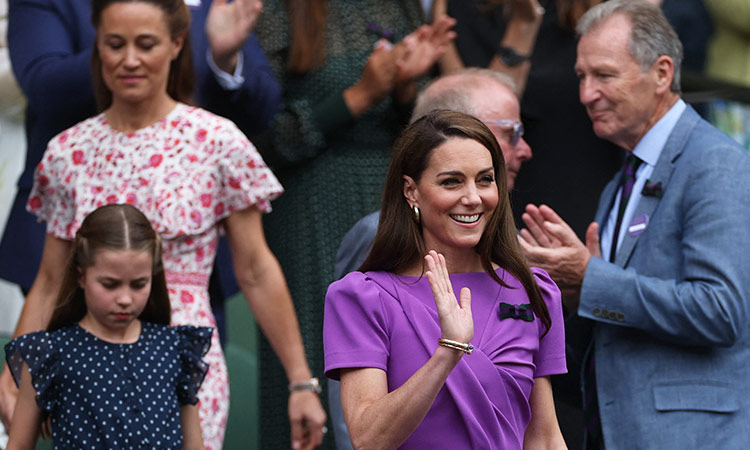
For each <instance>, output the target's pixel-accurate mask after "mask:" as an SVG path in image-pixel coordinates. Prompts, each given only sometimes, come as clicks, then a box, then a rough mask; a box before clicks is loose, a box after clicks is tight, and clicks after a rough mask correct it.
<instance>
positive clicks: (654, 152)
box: [633, 98, 687, 166]
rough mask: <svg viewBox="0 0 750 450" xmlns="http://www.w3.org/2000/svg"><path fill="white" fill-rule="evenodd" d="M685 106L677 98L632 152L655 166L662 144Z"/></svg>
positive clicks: (662, 147) (665, 141)
mask: <svg viewBox="0 0 750 450" xmlns="http://www.w3.org/2000/svg"><path fill="white" fill-rule="evenodd" d="M685 108H687V104H685V102H684V101H683V100H682V99H681V98H680V99H677V102H675V104H674V105H672V107H671V108H669V111H667V113H666V114H664V115H663V116H662V118H661V119H659V121H658V122H656V123H655V124H654V126H652V127H651V129H649V130H648V131H647V132H646V134H645V135H644V136H643V138H641V140H640V141H638V144H636V146H635V148H634V149H633V154H634V155H635V156H637V157H638V158H639V159H640V160H641V161H643V162H645V163H646V164H648V165H649V166H655V165H656V162H657V161H658V160H659V155H661V151H662V150H663V149H664V144H666V143H667V139H668V138H669V135H670V134H671V133H672V130H673V129H674V127H675V125H677V121H678V120H680V116H681V115H682V113H683V112H684V111H685Z"/></svg>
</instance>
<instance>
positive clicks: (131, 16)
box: [96, 2, 183, 104]
mask: <svg viewBox="0 0 750 450" xmlns="http://www.w3.org/2000/svg"><path fill="white" fill-rule="evenodd" d="M182 43H183V39H182V37H179V38H177V39H174V40H173V39H172V38H171V36H170V32H169V27H168V25H167V21H166V16H165V13H164V11H163V10H161V9H160V8H159V7H158V6H156V5H154V4H151V3H145V2H127V3H113V4H112V5H110V6H108V7H107V8H106V9H104V10H103V11H102V14H101V23H100V25H99V28H98V29H97V40H96V45H97V49H98V52H99V55H100V57H101V70H102V78H103V79H104V83H105V84H106V85H107V87H108V88H109V89H110V91H112V100H113V103H116V102H118V101H119V102H125V103H131V104H133V103H135V104H138V103H142V102H145V101H149V100H153V99H159V100H162V99H163V100H167V99H168V98H169V96H168V95H167V82H168V79H169V68H170V63H171V62H172V60H174V59H175V58H176V57H177V55H178V54H179V52H180V49H181V48H182Z"/></svg>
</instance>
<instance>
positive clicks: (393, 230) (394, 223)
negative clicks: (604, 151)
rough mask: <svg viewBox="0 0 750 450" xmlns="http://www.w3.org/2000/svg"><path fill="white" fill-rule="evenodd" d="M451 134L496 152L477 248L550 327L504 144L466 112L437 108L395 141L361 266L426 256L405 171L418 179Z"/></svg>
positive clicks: (396, 268)
mask: <svg viewBox="0 0 750 450" xmlns="http://www.w3.org/2000/svg"><path fill="white" fill-rule="evenodd" d="M450 138H464V139H472V140H474V141H477V142H479V143H480V144H482V145H483V146H484V147H485V148H486V149H487V150H488V151H489V152H490V155H491V156H492V165H493V167H494V168H495V183H496V185H497V193H498V199H499V202H498V204H497V207H496V208H495V211H493V212H492V214H491V215H490V218H489V220H488V222H487V226H486V228H485V229H484V234H483V235H482V237H481V238H480V240H479V243H478V244H477V245H476V247H475V250H476V252H477V254H479V257H480V259H481V262H482V267H483V268H484V271H485V272H487V274H488V275H489V276H490V277H492V278H493V279H494V280H495V281H496V282H498V283H499V284H500V285H502V286H505V287H509V286H508V285H507V284H506V283H505V282H503V280H501V279H500V277H499V276H498V275H497V274H496V273H495V270H494V269H493V266H492V264H493V263H496V264H497V265H499V266H500V267H502V268H503V269H505V270H507V271H508V272H510V274H511V275H513V276H515V277H516V278H517V279H518V280H519V281H520V282H521V284H522V285H523V287H524V289H525V290H526V293H527V294H528V296H529V300H530V303H531V307H532V309H533V311H534V313H535V314H536V316H537V317H539V318H540V320H541V321H542V323H543V324H544V325H545V327H546V328H547V329H548V330H549V327H550V324H551V320H550V316H549V311H548V310H547V305H546V304H545V303H544V300H543V299H542V295H541V291H540V289H539V286H538V285H537V283H536V281H535V279H534V275H533V274H532V273H531V270H530V269H529V266H528V264H527V263H526V259H525V258H524V256H523V254H522V252H521V247H520V245H519V244H518V238H517V237H516V227H515V223H514V221H513V214H512V212H511V209H510V201H509V199H508V186H507V182H506V173H505V160H504V159H503V154H502V152H501V151H500V145H499V144H498V143H497V140H496V139H495V136H494V135H493V134H492V132H491V131H490V130H489V128H487V126H486V125H484V124H483V123H482V122H481V121H479V120H478V119H475V118H474V117H472V116H469V115H467V114H463V113H459V112H455V111H448V110H436V111H432V112H431V113H429V114H427V115H426V116H424V117H422V118H421V119H419V120H417V121H415V122H414V123H412V124H411V125H409V126H408V127H407V128H406V129H405V130H404V132H403V133H402V134H401V136H399V138H398V139H397V140H396V143H395V144H394V148H393V156H392V159H391V165H390V167H389V169H388V175H387V177H386V180H385V186H384V188H383V202H382V205H381V209H380V223H379V224H378V231H377V234H376V235H375V241H374V242H373V246H372V250H371V251H370V254H369V255H368V256H367V259H366V260H365V262H364V263H363V264H362V266H361V267H360V268H359V270H360V271H362V272H367V271H375V270H377V271H385V272H392V273H400V272H403V271H405V270H407V269H409V268H410V267H414V265H416V264H419V262H420V261H422V258H423V256H424V255H425V254H426V253H427V250H428V249H427V248H426V247H425V245H424V239H423V238H422V227H421V224H417V223H416V222H415V221H414V220H412V211H411V208H410V207H409V204H408V203H407V201H406V198H405V197H404V189H403V185H404V181H403V176H404V175H408V176H409V177H411V178H412V179H413V180H414V181H415V182H417V183H418V182H419V180H420V178H421V176H422V173H424V170H425V169H426V168H427V165H428V164H429V160H430V156H431V155H432V152H433V150H434V149H436V148H437V147H439V146H440V145H442V144H443V143H444V142H445V141H446V140H448V139H450ZM423 272H424V269H423Z"/></svg>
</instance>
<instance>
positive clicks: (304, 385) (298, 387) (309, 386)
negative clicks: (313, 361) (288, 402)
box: [289, 377, 321, 394]
mask: <svg viewBox="0 0 750 450" xmlns="http://www.w3.org/2000/svg"><path fill="white" fill-rule="evenodd" d="M298 391H311V392H315V393H316V394H320V391H321V387H320V381H318V379H317V378H315V377H313V378H310V379H309V380H307V381H296V382H294V383H289V392H298Z"/></svg>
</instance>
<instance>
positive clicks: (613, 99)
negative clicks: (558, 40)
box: [575, 14, 671, 150]
mask: <svg viewBox="0 0 750 450" xmlns="http://www.w3.org/2000/svg"><path fill="white" fill-rule="evenodd" d="M631 29H632V25H631V23H630V21H629V19H628V18H627V17H626V16H624V15H622V14H615V15H613V16H611V17H610V18H608V19H606V20H605V21H604V22H602V23H601V24H598V25H597V26H596V27H595V28H593V29H591V30H590V31H588V32H587V33H586V34H584V35H583V37H581V40H580V41H579V42H578V56H577V59H576V65H575V70H576V73H577V74H578V78H579V80H580V81H579V95H580V99H581V103H583V105H584V106H585V107H586V111H587V112H588V115H589V117H590V118H591V121H592V123H593V127H594V133H596V135H597V136H599V137H600V138H603V139H607V140H608V141H611V142H613V143H615V144H617V145H619V146H621V147H623V148H625V149H628V150H632V149H633V148H634V147H635V144H637V143H638V141H639V140H640V139H641V138H642V137H643V135H644V134H645V133H646V132H647V131H648V130H649V129H650V128H651V126H652V125H653V124H654V123H656V121H657V120H658V119H659V118H660V117H661V111H659V106H660V100H661V99H662V98H663V97H664V96H665V95H666V94H667V93H668V85H667V86H666V89H665V87H664V80H662V79H661V78H662V77H664V76H665V74H664V73H663V71H661V70H660V67H661V66H662V65H661V62H662V60H661V59H660V60H659V61H658V62H657V63H654V65H652V67H651V68H650V69H648V70H647V71H645V72H644V71H643V69H642V67H641V65H640V64H638V62H637V61H636V60H635V59H634V58H633V56H632V55H631V53H630V50H629V48H628V45H629V40H630V32H631ZM662 58H666V57H662ZM670 61H671V60H670ZM670 67H671V66H670ZM669 76H670V79H669V82H670V83H671V73H670V74H669Z"/></svg>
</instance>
